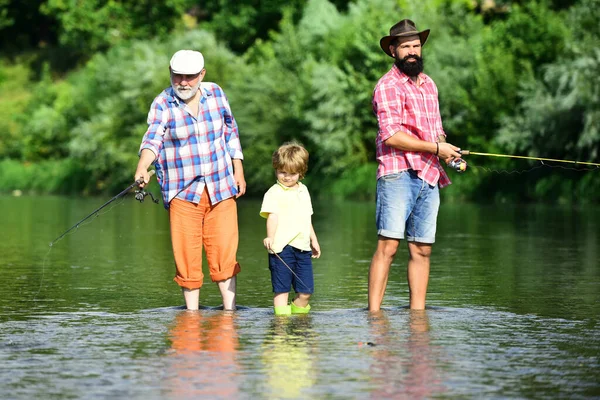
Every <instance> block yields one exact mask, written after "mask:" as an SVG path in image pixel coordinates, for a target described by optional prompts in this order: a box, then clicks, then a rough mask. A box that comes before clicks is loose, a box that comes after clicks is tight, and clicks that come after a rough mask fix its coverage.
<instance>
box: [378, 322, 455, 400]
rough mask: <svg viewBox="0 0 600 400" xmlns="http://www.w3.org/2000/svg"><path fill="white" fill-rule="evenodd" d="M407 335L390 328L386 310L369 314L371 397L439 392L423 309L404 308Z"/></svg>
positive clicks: (413, 396)
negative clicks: (371, 342) (371, 358)
mask: <svg viewBox="0 0 600 400" xmlns="http://www.w3.org/2000/svg"><path fill="white" fill-rule="evenodd" d="M408 312H409V314H408V327H409V334H408V336H407V337H406V336H404V337H402V336H403V335H402V333H401V332H397V331H394V330H393V329H392V327H391V326H390V321H389V319H388V316H387V315H386V311H378V312H375V313H370V314H369V325H370V326H371V332H372V334H373V343H374V344H375V347H374V348H373V349H372V354H373V362H372V364H371V369H370V372H371V373H370V376H371V379H372V381H374V382H373V383H375V387H376V388H377V389H375V390H374V391H373V392H372V393H371V397H373V398H411V399H420V398H431V397H436V396H439V395H441V394H443V393H444V392H445V391H446V390H445V388H444V386H443V385H442V383H441V382H442V379H441V378H440V376H439V375H440V371H439V370H438V369H437V362H438V357H437V356H438V355H437V354H436V353H437V349H436V347H434V346H433V345H431V343H430V341H431V337H430V332H429V318H428V316H427V310H409V311H408Z"/></svg>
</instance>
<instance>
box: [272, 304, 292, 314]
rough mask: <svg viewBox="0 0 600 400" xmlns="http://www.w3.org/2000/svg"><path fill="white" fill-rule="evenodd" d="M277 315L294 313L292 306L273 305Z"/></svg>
mask: <svg viewBox="0 0 600 400" xmlns="http://www.w3.org/2000/svg"><path fill="white" fill-rule="evenodd" d="M273 309H274V310H275V315H290V314H291V313H292V307H290V306H277V307H273Z"/></svg>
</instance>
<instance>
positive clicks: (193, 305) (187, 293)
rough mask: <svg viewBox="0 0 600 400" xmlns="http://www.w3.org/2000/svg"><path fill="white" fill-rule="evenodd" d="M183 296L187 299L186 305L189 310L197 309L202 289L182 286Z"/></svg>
mask: <svg viewBox="0 0 600 400" xmlns="http://www.w3.org/2000/svg"><path fill="white" fill-rule="evenodd" d="M181 291H182V293H183V298H184V299H185V307H186V308H187V309H188V310H197V309H198V306H199V303H200V289H186V288H184V287H182V288H181Z"/></svg>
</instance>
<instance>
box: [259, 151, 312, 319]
mask: <svg viewBox="0 0 600 400" xmlns="http://www.w3.org/2000/svg"><path fill="white" fill-rule="evenodd" d="M273 168H275V173H276V175H277V183H275V184H274V185H273V186H271V188H270V189H269V190H268V191H267V193H265V196H264V198H263V203H262V207H261V209H260V215H261V216H262V217H263V218H266V219H267V237H266V238H265V239H264V240H263V245H264V246H265V248H266V249H267V250H268V251H269V269H270V270H271V283H272V285H273V293H274V296H273V306H274V309H275V314H276V315H286V314H292V313H293V314H306V313H308V312H309V311H310V305H309V304H308V299H310V295H311V294H312V293H313V292H314V281H313V271H312V260H311V257H312V258H319V257H320V256H321V248H320V247H319V242H318V240H317V235H316V234H315V230H314V229H313V226H312V222H311V215H312V213H313V210H312V204H311V202H310V195H309V193H308V189H307V188H306V186H304V185H303V184H302V183H300V182H299V180H300V179H302V178H304V174H306V171H307V169H308V151H306V149H305V148H304V147H302V146H301V145H299V144H298V143H295V142H290V143H285V144H284V145H282V146H281V147H279V149H277V150H276V151H275V152H274V153H273ZM291 285H293V287H294V291H295V292H296V297H295V298H294V300H293V301H292V302H291V304H290V305H288V294H289V291H290V286H291Z"/></svg>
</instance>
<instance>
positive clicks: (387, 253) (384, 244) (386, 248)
mask: <svg viewBox="0 0 600 400" xmlns="http://www.w3.org/2000/svg"><path fill="white" fill-rule="evenodd" d="M399 244H400V241H399V240H396V239H388V238H383V237H380V239H379V243H378V245H377V252H378V253H379V254H380V255H381V256H382V257H385V258H390V259H391V258H394V256H395V255H396V253H397V252H398V246H399Z"/></svg>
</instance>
